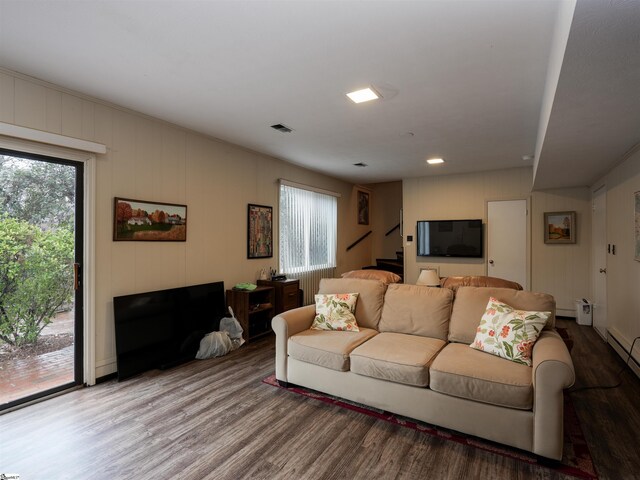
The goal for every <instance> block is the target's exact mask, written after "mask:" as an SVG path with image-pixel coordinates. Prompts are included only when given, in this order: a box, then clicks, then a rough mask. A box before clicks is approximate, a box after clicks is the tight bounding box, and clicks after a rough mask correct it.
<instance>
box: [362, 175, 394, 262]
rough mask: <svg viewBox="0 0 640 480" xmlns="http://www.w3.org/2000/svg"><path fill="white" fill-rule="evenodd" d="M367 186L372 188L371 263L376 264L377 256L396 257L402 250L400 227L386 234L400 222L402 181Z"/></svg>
mask: <svg viewBox="0 0 640 480" xmlns="http://www.w3.org/2000/svg"><path fill="white" fill-rule="evenodd" d="M367 187H369V188H370V189H371V219H372V229H373V234H372V239H371V240H372V244H373V248H372V253H371V265H375V261H376V258H396V252H398V251H401V250H402V238H400V229H396V230H394V231H393V232H392V233H391V234H389V235H388V236H387V235H385V234H386V233H387V232H388V231H389V230H391V229H392V228H393V227H394V226H396V225H397V224H398V223H400V209H401V208H402V182H386V183H373V184H369V185H367Z"/></svg>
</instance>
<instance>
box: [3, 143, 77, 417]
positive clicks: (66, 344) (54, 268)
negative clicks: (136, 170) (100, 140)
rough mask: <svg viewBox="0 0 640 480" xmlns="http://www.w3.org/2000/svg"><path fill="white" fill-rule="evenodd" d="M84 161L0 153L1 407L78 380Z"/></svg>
mask: <svg viewBox="0 0 640 480" xmlns="http://www.w3.org/2000/svg"><path fill="white" fill-rule="evenodd" d="M83 189H84V164H83V163H82V162H74V161H70V160H64V159H60V158H53V157H49V156H43V155H35V154H31V153H23V152H18V151H14V150H5V149H0V410H5V409H9V408H13V407H15V406H18V405H20V404H23V403H27V402H31V401H33V400H36V399H38V398H41V397H44V396H48V395H51V394H54V393H57V392H59V391H62V390H64V389H68V388H72V387H75V386H77V385H80V384H82V383H83V343H84V342H83V295H82V282H81V280H82V277H81V273H82V269H81V266H82V259H83V237H84V235H83V233H84V232H83V218H84V216H83V198H84V191H83Z"/></svg>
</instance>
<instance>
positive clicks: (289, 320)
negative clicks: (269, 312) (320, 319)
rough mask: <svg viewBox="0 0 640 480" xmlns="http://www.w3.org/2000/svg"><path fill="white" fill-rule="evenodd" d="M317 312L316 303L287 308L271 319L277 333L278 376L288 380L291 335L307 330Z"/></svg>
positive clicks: (284, 380)
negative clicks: (288, 346)
mask: <svg viewBox="0 0 640 480" xmlns="http://www.w3.org/2000/svg"><path fill="white" fill-rule="evenodd" d="M315 314H316V306H315V305H307V306H306V307H300V308H295V309H293V310H287V311H286V312H282V313H281V314H279V315H276V316H275V317H273V319H272V320H271V328H272V329H273V331H274V332H275V333H276V378H277V379H278V380H280V381H282V382H287V381H288V380H287V357H288V352H287V342H288V341H289V337H290V336H292V335H295V334H296V333H300V332H302V331H303V330H307V329H308V328H309V327H310V326H311V324H312V323H313V318H314V317H315Z"/></svg>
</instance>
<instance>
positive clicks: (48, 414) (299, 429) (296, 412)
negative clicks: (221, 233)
mask: <svg viewBox="0 0 640 480" xmlns="http://www.w3.org/2000/svg"><path fill="white" fill-rule="evenodd" d="M560 323H561V324H562V325H563V326H565V327H567V328H568V329H569V332H570V334H571V336H572V337H573V338H574V340H575V346H574V349H573V357H574V361H575V364H576V370H577V373H578V386H581V385H586V384H595V383H603V384H608V383H611V382H613V381H614V376H615V373H617V371H618V370H619V369H620V368H621V366H622V361H620V360H619V358H618V357H617V356H616V355H615V354H614V353H613V351H612V350H611V349H610V348H609V347H608V346H607V345H606V344H605V343H604V342H602V341H601V340H600V339H599V337H598V336H597V335H596V334H595V333H594V331H593V330H592V329H591V328H589V327H582V326H578V325H576V324H575V322H572V321H561V322H560ZM273 359H274V348H273V337H271V338H266V339H264V340H261V341H259V342H256V343H255V344H250V345H246V346H244V347H242V348H241V349H240V350H239V351H236V352H234V353H232V354H230V355H228V356H226V357H223V358H220V359H213V360H205V361H195V362H192V363H190V364H188V365H185V366H181V367H178V368H175V369H173V370H170V371H165V372H158V371H154V372H149V373H148V374H145V375H142V376H139V377H136V378H134V379H130V380H127V381H125V382H122V383H117V382H115V381H110V382H106V383H103V384H100V385H98V386H95V387H91V388H86V389H82V390H78V391H74V392H70V393H68V394H65V395H63V396H60V397H57V398H53V399H50V400H47V401H44V402H42V403H39V404H36V405H32V406H28V407H25V408H23V409H21V410H17V411H14V412H10V413H7V414H4V415H2V416H0V473H8V472H10V473H18V474H20V475H21V478H23V479H45V478H51V479H54V478H55V479H63V478H68V479H74V480H84V479H92V480H100V479H119V480H121V479H125V480H126V479H135V480H145V479H157V480H165V479H178V478H180V479H187V480H188V479H198V480H199V479H241V478H256V479H260V478H264V479H280V478H291V479H334V478H335V479H338V478H341V479H367V480H374V479H395V478H408V479H456V480H458V479H467V478H469V479H474V478H478V479H480V478H482V479H528V478H535V479H559V478H565V477H563V476H561V475H559V474H556V473H554V472H552V471H550V470H547V469H545V468H543V467H537V466H531V465H528V464H525V463H523V462H519V461H517V460H514V459H509V458H504V457H501V456H497V455H494V454H492V453H489V452H485V451H481V450H478V449H475V448H472V447H468V446H465V445H459V444H457V443H454V442H449V441H446V440H443V439H438V438H434V437H430V436H428V435H424V434H421V433H419V432H416V431H414V430H410V429H405V428H402V427H399V426H396V425H392V424H389V423H387V422H384V421H380V420H377V419H375V418H372V417H368V416H365V415H362V414H359V413H357V412H352V411H349V410H346V409H342V408H339V407H335V406H331V405H327V404H324V403H321V402H318V401H316V400H313V399H310V398H306V397H303V396H300V395H295V394H292V393H290V392H286V391H284V390H281V389H278V388H274V387H272V386H269V385H265V384H263V383H261V380H262V378H264V377H266V376H267V375H269V374H270V373H272V372H273ZM572 396H573V399H574V403H575V407H576V410H577V413H578V415H579V417H580V419H581V421H582V426H583V429H584V431H585V435H586V437H587V441H588V442H589V445H590V449H591V452H592V455H593V458H594V461H595V464H596V468H597V469H598V472H599V474H600V478H603V479H615V480H619V479H633V478H640V460H638V455H640V449H639V448H638V447H639V438H640V436H639V435H640V434H639V432H640V407H639V403H638V402H639V399H640V382H639V381H638V379H637V378H636V377H635V376H633V375H632V374H629V373H625V374H624V383H623V385H622V386H621V387H620V388H617V389H614V390H587V391H582V392H576V393H574V394H572Z"/></svg>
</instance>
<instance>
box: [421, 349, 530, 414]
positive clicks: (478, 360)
mask: <svg viewBox="0 0 640 480" xmlns="http://www.w3.org/2000/svg"><path fill="white" fill-rule="evenodd" d="M429 374H430V382H429V387H430V388H431V389H432V390H433V391H435V392H440V393H444V394H446V395H452V396H454V397H461V398H467V399H470V400H475V401H478V402H483V403H490V404H493V405H499V406H502V407H510V408H518V409H522V410H530V409H532V408H533V385H532V376H533V375H532V371H531V367H527V366H525V365H520V364H517V363H513V362H509V361H507V360H505V359H503V358H499V357H495V356H493V355H487V354H486V353H483V352H479V351H478V350H474V349H472V348H469V346H467V345H463V344H460V343H450V344H448V345H447V346H446V347H444V349H442V351H441V352H440V353H439V354H438V356H437V357H436V358H435V360H434V361H433V363H432V364H431V368H430V371H429Z"/></svg>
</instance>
